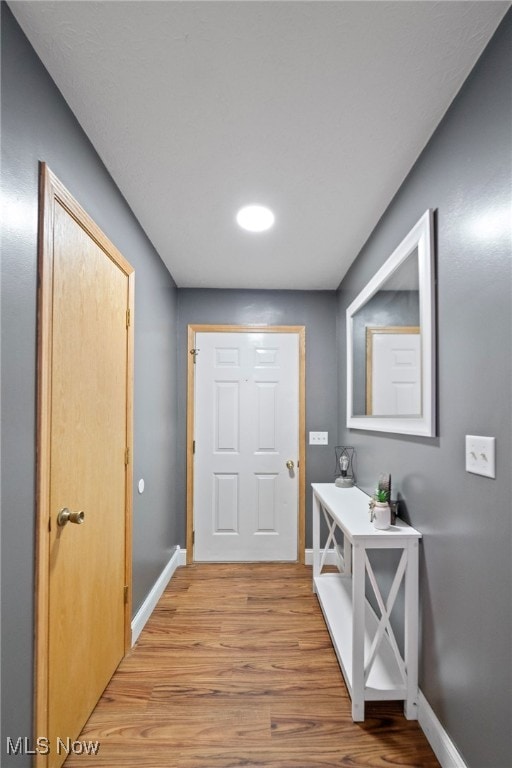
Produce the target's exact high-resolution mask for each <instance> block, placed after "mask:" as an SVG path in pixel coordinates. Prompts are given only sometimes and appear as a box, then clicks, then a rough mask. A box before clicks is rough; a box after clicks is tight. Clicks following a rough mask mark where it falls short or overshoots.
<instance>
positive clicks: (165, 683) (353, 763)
mask: <svg viewBox="0 0 512 768" xmlns="http://www.w3.org/2000/svg"><path fill="white" fill-rule="evenodd" d="M350 711H351V710H350V699H349V697H348V694H347V691H346V688H345V685H344V682H343V678H342V675H341V673H340V669H339V666H338V662H337V659H336V656H335V654H334V651H333V648H332V646H331V643H330V639H329V635H328V632H327V629H326V627H325V624H324V621H323V617H322V614H321V611H320V608H319V605H318V602H317V599H316V597H315V595H313V593H312V591H311V569H310V568H308V567H306V566H301V565H295V564H291V565H287V564H243V565H237V564H229V565H203V564H195V565H192V566H187V567H186V568H180V569H178V570H177V572H176V573H175V575H174V576H173V578H172V580H171V582H170V584H169V586H168V587H167V590H166V592H165V593H164V595H163V596H162V598H161V600H160V602H159V603H158V606H157V608H156V609H155V611H154V613H153V614H152V616H151V618H150V620H149V621H148V623H147V624H146V627H145V628H144V630H143V632H142V634H141V636H140V638H139V641H138V643H137V645H136V647H135V648H134V649H133V650H132V651H131V652H130V654H129V655H128V656H127V657H126V658H125V659H124V660H123V662H122V663H121V665H120V667H119V669H118V671H117V672H116V674H115V675H114V677H113V678H112V681H111V682H110V684H109V686H108V687H107V689H106V690H105V693H104V695H103V697H102V698H101V700H100V702H99V703H98V706H97V707H96V709H95V711H94V712H93V714H92V716H91V718H90V720H89V722H88V723H87V725H86V727H85V728H84V731H83V733H82V734H81V736H80V737H79V738H80V740H86V741H95V740H99V741H100V749H99V752H98V754H97V755H96V756H95V757H93V756H90V755H89V756H85V755H82V756H72V755H70V757H68V759H67V760H66V763H65V768H79V767H80V768H96V766H102V767H105V768H141V767H142V766H144V767H145V768H164V767H165V768H242V766H243V767H244V768H317V767H318V768H327V767H328V766H337V767H340V766H341V767H344V768H345V767H346V768H357V767H358V766H374V767H375V768H377V767H379V768H384V766H385V768H390V767H392V766H401V767H402V768H404V766H411V767H412V768H433V767H434V766H439V763H438V762H437V760H436V758H435V756H434V754H433V752H432V750H431V748H430V746H429V744H428V742H427V740H426V738H425V736H424V735H423V733H422V731H421V729H420V728H419V726H418V724H417V723H415V722H410V721H407V720H406V719H405V718H404V716H403V714H402V705H401V703H399V702H391V703H382V702H379V703H372V704H367V706H366V714H367V719H366V720H365V722H364V723H353V722H352V719H351V716H350Z"/></svg>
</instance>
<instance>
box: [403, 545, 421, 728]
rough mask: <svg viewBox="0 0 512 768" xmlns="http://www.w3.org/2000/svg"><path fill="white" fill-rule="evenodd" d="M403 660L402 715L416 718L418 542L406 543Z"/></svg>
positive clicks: (410, 718) (408, 718) (407, 717)
mask: <svg viewBox="0 0 512 768" xmlns="http://www.w3.org/2000/svg"><path fill="white" fill-rule="evenodd" d="M404 641H405V642H404V661H405V668H406V669H407V696H406V699H405V703H404V715H405V717H406V719H407V720H417V719H418V542H417V541H411V542H409V543H408V545H407V566H406V569H405V637H404Z"/></svg>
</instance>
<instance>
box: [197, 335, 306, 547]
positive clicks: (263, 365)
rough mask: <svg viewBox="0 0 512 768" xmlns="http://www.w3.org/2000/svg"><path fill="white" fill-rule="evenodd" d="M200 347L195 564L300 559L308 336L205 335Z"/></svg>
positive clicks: (198, 338) (198, 355)
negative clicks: (303, 350) (302, 353)
mask: <svg viewBox="0 0 512 768" xmlns="http://www.w3.org/2000/svg"><path fill="white" fill-rule="evenodd" d="M195 347H196V349H198V350H199V351H198V353H197V356H196V370H195V414H194V424H195V433H194V438H195V454H194V539H195V541H194V558H195V560H202V561H217V562H219V561H269V560H296V559H297V530H298V471H299V470H298V467H297V463H298V457H299V337H298V334H296V333H260V332H254V333H253V332H238V333H237V332H232V333H231V332H226V333H224V332H222V333H197V334H196V343H195ZM290 461H292V462H293V465H294V466H293V468H292V469H289V468H288V467H287V462H290Z"/></svg>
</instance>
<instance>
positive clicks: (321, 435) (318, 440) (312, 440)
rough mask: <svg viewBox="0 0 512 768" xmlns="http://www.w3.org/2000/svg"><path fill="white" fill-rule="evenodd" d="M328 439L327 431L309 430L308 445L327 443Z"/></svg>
mask: <svg viewBox="0 0 512 768" xmlns="http://www.w3.org/2000/svg"><path fill="white" fill-rule="evenodd" d="M328 441H329V433H328V432H310V433H309V444H310V445H327V443H328Z"/></svg>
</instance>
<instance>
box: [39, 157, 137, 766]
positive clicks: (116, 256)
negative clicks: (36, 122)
mask: <svg viewBox="0 0 512 768" xmlns="http://www.w3.org/2000/svg"><path fill="white" fill-rule="evenodd" d="M39 182H40V183H39V244H38V296H37V437H36V465H37V479H36V490H37V497H36V498H37V500H36V525H35V528H36V542H35V554H36V563H35V619H34V633H35V642H34V710H35V715H34V735H35V739H37V738H38V737H41V736H46V734H47V733H48V716H49V712H48V691H49V680H48V675H49V663H48V661H49V660H48V653H49V629H50V627H49V614H48V611H49V588H50V575H49V557H50V551H49V521H50V517H51V514H52V512H55V510H51V509H50V470H51V467H50V458H51V457H50V437H51V397H52V380H51V370H52V347H51V344H52V336H53V319H54V318H53V312H52V289H53V266H54V265H53V226H52V225H53V219H54V210H55V205H56V204H60V205H61V206H62V207H63V208H64V209H65V210H66V211H67V213H68V214H69V215H70V216H71V217H72V218H73V219H74V220H75V221H76V222H77V224H78V225H79V226H80V227H82V229H83V230H84V231H85V232H86V233H87V234H88V236H89V237H90V238H91V239H92V240H94V242H95V243H96V244H97V245H98V247H99V248H101V250H102V251H104V253H105V255H106V256H107V257H108V258H110V259H111V261H112V262H113V263H114V264H116V266H117V267H119V269H120V270H121V271H122V272H123V273H124V274H125V275H126V276H127V280H128V289H127V306H128V310H129V313H130V314H129V318H127V325H128V328H127V350H126V352H127V378H126V445H127V448H128V451H129V456H133V335H134V334H133V310H134V283H135V275H134V269H133V267H132V266H131V265H130V264H129V263H128V262H127V261H126V259H125V258H124V257H123V256H122V254H121V253H120V252H119V251H118V250H117V248H116V247H115V246H114V245H113V244H112V243H111V242H110V240H108V238H107V237H106V236H105V235H104V234H103V232H102V231H101V230H100V229H99V227H98V226H97V225H96V224H95V222H94V221H93V220H92V219H91V218H90V217H89V216H88V214H87V213H86V212H85V211H84V209H83V208H82V207H81V206H80V205H79V204H78V203H77V201H76V200H75V199H74V198H73V196H72V195H71V194H70V193H69V192H68V190H67V189H66V187H64V185H63V184H62V183H61V182H60V181H59V179H58V178H57V177H56V176H55V174H54V173H52V171H51V170H50V169H49V167H48V166H47V164H46V163H40V175H39ZM132 479H133V463H132V461H131V460H129V461H128V465H127V467H126V479H125V500H126V511H125V584H127V585H128V595H127V599H126V601H125V611H124V652H125V653H126V652H127V651H128V650H129V648H130V647H131V605H132V599H131V592H132V589H131V583H132V582H131V579H132V556H131V552H132V503H133V499H132ZM34 764H35V766H36V767H37V768H40V767H41V768H42V767H43V766H45V765H46V764H47V757H46V756H45V755H42V754H37V755H36V756H35V759H34Z"/></svg>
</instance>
